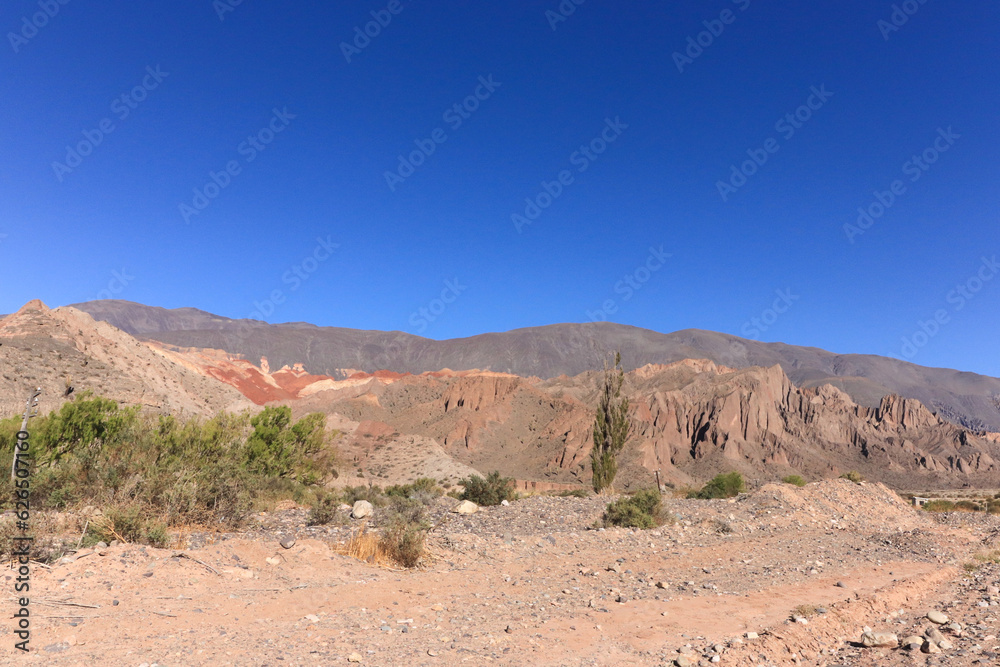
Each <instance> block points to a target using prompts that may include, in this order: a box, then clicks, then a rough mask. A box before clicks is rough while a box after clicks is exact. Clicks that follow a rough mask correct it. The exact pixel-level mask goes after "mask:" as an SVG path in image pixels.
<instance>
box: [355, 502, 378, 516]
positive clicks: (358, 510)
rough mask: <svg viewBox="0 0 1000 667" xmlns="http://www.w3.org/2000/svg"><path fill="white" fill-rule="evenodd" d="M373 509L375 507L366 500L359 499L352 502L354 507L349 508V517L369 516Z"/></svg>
mask: <svg viewBox="0 0 1000 667" xmlns="http://www.w3.org/2000/svg"><path fill="white" fill-rule="evenodd" d="M374 511H375V508H374V507H373V506H372V504H371V503H370V502H368V501H367V500H359V501H357V502H356V503H354V507H352V508H351V517H352V518H354V519H364V518H365V517H367V516H371V515H372V513H373V512H374Z"/></svg>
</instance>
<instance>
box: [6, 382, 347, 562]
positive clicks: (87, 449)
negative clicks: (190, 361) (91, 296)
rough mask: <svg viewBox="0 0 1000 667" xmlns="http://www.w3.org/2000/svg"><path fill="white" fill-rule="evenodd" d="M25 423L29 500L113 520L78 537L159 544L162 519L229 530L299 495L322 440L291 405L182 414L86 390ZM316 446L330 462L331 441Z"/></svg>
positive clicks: (321, 425) (10, 439) (9, 433)
mask: <svg viewBox="0 0 1000 667" xmlns="http://www.w3.org/2000/svg"><path fill="white" fill-rule="evenodd" d="M286 417H287V419H286ZM19 427H20V419H18V418H11V419H0V462H3V463H4V465H6V467H7V468H9V466H10V462H11V457H12V455H13V446H14V441H15V437H16V435H15V434H16V432H17V430H18V428H19ZM29 432H30V435H31V438H30V442H31V454H32V459H33V464H32V465H33V471H32V489H31V490H32V494H31V496H32V498H31V499H32V506H33V507H37V508H39V509H45V508H49V509H59V510H64V509H72V508H73V507H75V506H79V505H83V504H87V505H94V506H96V507H100V508H102V509H104V510H105V513H106V516H108V517H109V519H108V521H110V522H111V523H113V524H114V525H111V523H109V524H107V525H104V527H103V528H101V526H99V525H98V526H94V527H93V530H88V532H90V533H92V534H91V535H90V536H88V538H87V539H91V538H94V541H97V540H99V539H102V538H101V537H99V536H97V535H96V532H94V531H97V530H98V529H99V528H100V529H101V530H104V531H105V533H106V534H105V535H103V536H104V537H107V536H108V535H110V533H108V532H107V531H110V530H114V531H115V532H118V533H121V534H122V537H125V538H126V539H129V540H135V541H140V542H141V541H145V542H150V543H154V544H163V543H166V541H167V532H166V530H167V528H168V527H169V526H178V525H191V524H194V525H201V526H211V527H217V526H220V525H221V526H224V527H226V528H228V529H235V528H239V527H240V526H241V525H242V524H243V523H244V521H245V520H246V518H247V517H248V516H249V515H250V514H251V513H252V512H253V511H254V510H255V509H256V508H257V507H258V506H261V505H262V504H265V503H268V502H270V501H272V500H278V499H282V498H286V497H298V498H304V497H305V496H306V495H307V494H306V493H305V489H306V485H305V484H304V482H311V481H315V479H316V477H315V466H316V464H315V461H314V457H315V455H318V454H320V449H322V448H323V447H324V445H325V440H326V436H325V420H324V417H323V415H321V414H312V415H307V416H306V417H303V418H302V419H300V420H299V421H298V422H295V423H294V424H292V423H291V419H290V412H285V411H283V410H280V409H277V408H271V409H267V408H265V410H264V411H263V412H261V413H260V415H257V416H256V417H255V416H252V415H251V413H249V412H243V413H240V414H232V413H226V412H221V413H219V414H218V415H216V416H215V417H212V418H211V419H202V418H192V419H188V420H183V421H182V420H178V419H177V418H175V417H173V416H161V415H152V414H145V413H142V412H141V411H140V410H139V408H138V407H120V406H118V405H117V404H116V403H115V402H114V401H111V400H108V399H105V398H100V397H93V396H91V395H90V394H88V393H86V392H84V393H82V394H81V395H80V396H78V397H77V398H76V400H74V401H68V402H67V403H65V404H63V405H62V406H61V407H60V408H59V410H58V411H53V412H50V413H49V414H48V415H42V416H39V417H37V418H35V419H34V420H32V422H31V423H30V428H29ZM321 454H322V456H325V457H326V460H328V461H331V462H332V459H333V456H334V452H333V451H332V450H325V451H323V452H322V453H321ZM327 472H330V471H327ZM11 491H12V485H11V482H10V480H9V478H8V477H6V476H0V510H3V509H6V508H9V507H11V506H12V502H11V498H12V493H11ZM116 526H117V527H118V528H116ZM81 527H82V526H81ZM119 528H120V530H119ZM122 531H125V532H124V533H123V532H122ZM125 533H128V534H127V535H126V534H125Z"/></svg>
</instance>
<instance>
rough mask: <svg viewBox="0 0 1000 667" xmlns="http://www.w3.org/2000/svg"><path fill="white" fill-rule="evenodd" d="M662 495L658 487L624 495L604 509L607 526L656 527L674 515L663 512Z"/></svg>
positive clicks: (603, 519) (604, 521)
mask: <svg viewBox="0 0 1000 667" xmlns="http://www.w3.org/2000/svg"><path fill="white" fill-rule="evenodd" d="M662 501H663V499H662V497H661V496H660V492H659V491H657V490H656V489H643V490H642V491H637V492H636V493H634V494H632V495H631V496H622V497H621V498H619V499H618V500H616V501H614V502H613V503H609V504H608V506H607V508H606V509H605V510H604V516H603V517H602V522H603V523H604V525H605V526H619V527H622V528H643V529H645V528H655V527H657V526H661V525H663V524H664V523H666V522H668V521H669V520H670V519H672V517H670V515H668V514H666V513H665V512H663V507H662Z"/></svg>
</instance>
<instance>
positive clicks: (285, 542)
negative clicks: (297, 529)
mask: <svg viewBox="0 0 1000 667" xmlns="http://www.w3.org/2000/svg"><path fill="white" fill-rule="evenodd" d="M278 544H280V545H281V547H282V548H283V549H291V548H292V547H294V546H295V538H294V537H292V536H291V535H289V536H287V537H283V538H281V541H280V542H278Z"/></svg>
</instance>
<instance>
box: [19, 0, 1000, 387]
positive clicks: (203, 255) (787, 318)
mask: <svg viewBox="0 0 1000 667" xmlns="http://www.w3.org/2000/svg"><path fill="white" fill-rule="evenodd" d="M232 2H233V0H218V1H217V2H212V1H211V0H189V1H184V2H177V3H170V5H169V6H168V5H167V4H166V3H153V2H148V1H145V0H136V1H134V2H129V3H110V2H100V1H92V2H82V1H80V0H65V4H60V2H59V0H42V2H41V3H39V2H38V0H34V1H28V0H16V1H12V2H8V3H5V5H4V7H3V9H2V10H0V28H2V31H3V33H4V35H5V39H4V43H3V44H2V45H0V73H2V76H3V81H4V93H5V94H4V95H3V96H2V97H0V118H2V120H3V123H2V126H0V128H2V129H0V235H3V236H0V257H2V258H3V261H2V262H0V312H10V311H12V310H14V309H16V308H17V307H19V306H20V305H21V304H23V303H24V302H26V301H28V300H29V299H32V298H41V299H43V300H44V301H45V302H47V303H48V304H49V305H52V306H55V305H63V304H68V303H73V302H78V301H85V300H89V299H95V298H100V297H107V296H112V297H115V298H122V299H128V300H131V301H137V302H141V303H146V304H151V305H158V306H164V307H180V306H194V307H197V308H202V309H204V310H208V311H211V312H215V313H219V314H221V315H226V316H229V317H248V316H251V315H254V316H257V317H263V319H266V320H268V321H271V322H283V321H308V322H312V323H315V324H320V325H332V326H344V327H353V328H363V329H383V330H402V331H408V332H410V333H416V334H420V335H423V336H427V337H430V338H449V337H456V336H467V335H473V334H477V333H482V332H487V331H498V330H507V329H512V328H518V327H524V326H534V325H542V324H551V323H556V322H580V321H590V320H592V319H597V318H601V317H607V318H608V319H610V320H612V321H616V322H621V323H626V324H632V325H636V326H641V327H646V328H650V329H655V330H658V331H664V332H669V331H674V330H677V329H684V328H701V329H710V330H716V331H723V332H728V333H733V334H737V335H743V336H746V337H754V338H758V339H760V340H765V341H784V342H788V343H793V344H799V345H811V346H816V347H822V348H826V349H829V350H833V351H836V352H863V353H873V354H883V355H894V356H898V357H900V358H905V359H909V360H912V361H914V362H916V363H920V364H923V365H929V366H947V367H954V368H959V369H963V370H972V371H977V372H981V373H986V374H990V375H994V376H1000V352H998V347H997V343H996V340H997V331H998V330H1000V275H997V276H996V277H995V278H994V276H993V274H994V273H998V271H1000V270H998V269H997V268H995V266H994V263H993V262H994V259H993V258H994V257H996V256H998V255H1000V233H998V222H1000V216H998V213H1000V211H998V206H997V204H998V203H1000V202H998V199H1000V197H998V192H1000V186H998V184H1000V162H998V159H997V156H998V155H1000V133H998V132H997V129H996V118H997V115H996V110H997V108H998V106H1000V95H998V84H997V82H998V81H1000V57H998V56H1000V53H998V48H997V42H996V35H997V34H998V32H997V29H998V27H1000V25H998V24H1000V7H998V6H997V5H996V3H992V2H987V1H986V0H973V1H970V2H965V3H958V4H955V3H944V2H940V1H937V0H927V1H926V2H924V3H923V4H921V3H920V2H918V1H917V0H909V1H908V2H906V3H898V4H897V5H896V6H897V7H898V8H899V9H898V11H897V10H894V7H893V3H888V2H887V3H880V2H875V3H870V2H859V1H854V0H851V1H847V2H837V3H832V2H831V3H822V4H821V5H819V6H817V5H815V4H814V5H812V6H803V5H796V6H793V7H789V6H773V5H769V4H767V3H763V2H760V1H759V0H738V1H736V2H733V1H731V0H717V1H715V2H708V3H706V2H680V3H669V5H670V6H665V4H664V3H610V2H601V1H598V0H587V1H586V2H583V3H582V4H579V5H577V4H575V3H573V2H572V0H567V1H566V2H563V3H561V4H560V3H559V2H557V1H556V0H549V1H539V2H517V3H490V4H488V5H483V4H481V3H458V2H436V3H430V2H410V1H408V0H396V1H395V2H391V3H390V2H388V1H386V2H382V1H381V0H378V1H375V2H342V3H320V2H310V1H304V2H299V3H294V4H288V3H280V4H279V3H266V2H261V1H259V0H244V1H243V2H242V3H240V4H238V5H234V4H232ZM560 8H561V9H560ZM570 10H572V11H570ZM45 12H48V14H51V16H47V15H45ZM373 13H374V14H373ZM372 22H375V23H372ZM379 22H381V24H380V23H379ZM366 30H367V32H368V33H369V35H365V31H366ZM371 35H373V36H371ZM914 157H916V161H914V159H913V158H914ZM894 190H895V191H894ZM536 207H537V208H536ZM859 207H860V208H861V209H862V210H863V211H867V212H868V213H869V215H871V217H870V218H861V224H860V225H859V224H858V218H859V216H860V215H861V214H860V213H859V211H858V209H859ZM518 216H520V217H518ZM845 225H847V227H846V228H845ZM421 309H423V310H421ZM907 343H908V344H909V347H907Z"/></svg>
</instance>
